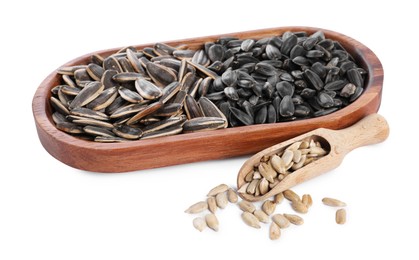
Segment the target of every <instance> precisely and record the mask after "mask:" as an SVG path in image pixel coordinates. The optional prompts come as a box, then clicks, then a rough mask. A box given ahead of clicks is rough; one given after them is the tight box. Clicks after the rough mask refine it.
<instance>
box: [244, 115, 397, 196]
mask: <svg viewBox="0 0 419 260" xmlns="http://www.w3.org/2000/svg"><path fill="white" fill-rule="evenodd" d="M389 131H390V129H389V126H388V123H387V121H386V120H385V118H384V117H382V116H380V115H378V114H370V115H368V116H366V117H365V118H363V119H361V120H360V121H358V122H357V123H356V124H354V125H352V126H350V127H348V128H345V129H342V130H330V129H324V128H319V129H316V130H313V131H310V132H308V133H305V134H303V135H300V136H297V137H294V138H291V139H289V140H287V141H284V142H282V143H279V144H276V145H273V146H271V147H268V148H266V149H264V150H262V151H260V152H258V153H257V154H255V155H253V156H252V157H250V158H249V159H248V160H247V161H246V162H245V163H244V164H243V166H242V167H241V169H240V171H239V173H238V175H237V187H241V186H242V185H243V184H244V183H245V180H244V178H245V176H246V175H247V174H248V173H249V172H250V171H253V168H254V165H255V164H257V163H259V162H260V159H261V158H262V157H263V156H265V155H267V156H271V155H273V154H276V153H278V152H280V151H283V150H284V149H285V148H286V147H288V146H289V145H291V144H293V143H294V142H297V141H301V140H303V139H305V138H309V137H311V138H312V139H314V140H315V141H318V142H320V143H321V144H322V147H323V148H325V149H326V150H328V151H329V153H328V154H327V155H326V156H324V157H322V158H320V159H319V160H317V161H314V162H312V163H310V164H307V165H306V166H304V167H302V168H300V169H298V170H296V171H295V172H293V173H292V174H289V175H288V176H287V177H285V178H284V179H283V180H282V181H281V182H279V183H278V185H276V186H275V187H273V188H272V189H271V190H270V191H269V192H267V193H266V194H264V195H263V196H257V197H255V196H253V195H251V194H243V193H240V194H239V195H240V197H242V198H243V199H245V200H247V201H261V200H265V199H268V198H270V197H272V196H274V195H276V194H278V193H280V192H283V191H284V190H288V189H290V188H292V187H294V186H295V185H298V184H300V183H302V182H305V181H307V180H310V179H313V178H315V177H317V176H319V175H321V174H323V173H326V172H329V171H330V170H332V169H335V168H336V167H338V166H339V165H340V164H341V162H342V160H343V158H344V157H345V155H346V154H347V153H349V152H350V151H352V150H353V149H355V148H358V147H361V146H365V145H370V144H376V143H379V142H383V141H384V140H385V139H387V137H388V135H389Z"/></svg>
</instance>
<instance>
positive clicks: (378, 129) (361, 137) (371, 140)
mask: <svg viewBox="0 0 419 260" xmlns="http://www.w3.org/2000/svg"><path fill="white" fill-rule="evenodd" d="M338 132H339V136H340V139H341V140H340V141H341V142H343V143H344V144H345V145H342V146H341V147H342V148H343V147H345V150H346V151H345V152H350V151H352V150H353V149H355V148H358V147H361V146H365V145H370V144H376V143H381V142H383V141H384V140H386V139H387V137H388V135H389V132H390V128H389V126H388V123H387V120H386V119H385V118H384V117H383V116H381V115H379V114H371V115H368V116H366V117H364V118H363V119H361V120H360V121H358V122H357V123H355V124H354V125H352V126H350V127H348V128H345V129H342V130H338Z"/></svg>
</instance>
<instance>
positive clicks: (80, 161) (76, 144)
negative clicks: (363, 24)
mask: <svg viewBox="0 0 419 260" xmlns="http://www.w3.org/2000/svg"><path fill="white" fill-rule="evenodd" d="M317 30H323V31H324V33H325V35H326V37H327V38H331V39H335V40H338V41H339V42H341V43H342V45H343V46H344V47H345V48H346V49H347V51H348V52H350V53H351V54H352V56H353V57H354V58H355V59H356V60H357V62H358V63H359V64H360V65H361V66H362V67H363V68H364V69H366V70H367V71H368V86H367V87H366V88H365V91H364V93H363V94H362V95H361V96H360V97H359V98H358V99H357V100H356V101H355V102H354V103H352V104H351V105H349V106H347V107H345V108H344V109H341V110H338V111H337V112H334V113H332V114H329V115H327V116H323V117H318V118H313V119H305V120H300V121H294V122H284V123H275V124H263V125H253V126H243V127H235V128H227V129H222V130H215V131H210V132H202V133H190V134H179V135H175V136H169V137H162V138H157V139H150V140H138V141H133V142H126V143H110V144H106V143H95V142H92V141H85V140H81V139H79V138H76V137H73V136H71V135H68V134H66V133H64V132H61V131H60V130H58V129H57V128H55V125H54V123H53V121H52V116H51V106H50V105H49V97H50V96H51V91H50V90H51V88H52V87H54V86H56V85H57V84H59V81H60V75H58V74H57V73H56V72H55V71H54V72H52V73H51V74H50V75H49V76H48V77H47V78H46V79H45V80H44V81H43V82H42V83H41V85H40V86H39V87H38V89H37V91H36V93H35V96H34V98H33V101H32V109H33V115H34V118H35V124H36V128H37V131H38V136H39V139H40V141H41V143H42V145H43V146H44V148H45V149H46V150H47V151H48V152H49V153H50V154H51V155H52V156H54V157H55V158H56V159H58V160H60V161H61V162H63V163H65V164H68V165H69V166H72V167H74V168H78V169H82V170H87V171H94V172H126V171H134V170H141V169H148V168H157V167H163V166H169V165H176V164H182V163H190V162H196V161H204V160H212V159H221V158H228V157H233V156H239V155H246V154H252V153H255V152H258V151H260V150H262V149H265V148H266V147H269V146H272V145H274V144H276V143H279V142H281V141H284V140H286V139H289V138H292V137H294V136H297V135H300V134H303V133H305V132H308V131H311V130H313V129H316V128H319V127H324V128H330V129H341V128H344V127H347V126H350V125H352V124H354V123H355V122H357V121H358V120H360V119H361V118H363V117H365V116H366V115H369V114H371V113H375V112H377V111H378V108H379V106H380V102H381V92H382V84H383V77H384V74H383V68H382V65H381V63H380V61H379V59H378V58H377V56H376V55H375V54H374V53H373V52H372V51H371V50H370V49H368V48H367V47H366V46H364V45H363V44H361V43H360V42H358V41H356V40H354V39H352V38H350V37H348V36H345V35H343V34H340V33H337V32H333V31H328V30H324V29H319V28H312V27H279V28H269V29H262V30H255V31H246V32H238V33H229V34H223V35H213V36H206V37H199V38H191V39H185V40H177V41H169V42H166V43H168V44H170V45H179V44H181V43H185V44H188V45H189V46H190V47H191V48H199V47H201V46H202V44H203V43H205V42H207V41H215V40H217V39H218V38H219V37H221V36H227V35H228V36H235V37H239V38H253V39H260V38H263V37H268V36H276V35H280V34H282V33H284V32H286V31H307V32H308V33H310V34H311V33H313V32H315V31H317ZM153 45H154V44H153V43H151V44H144V45H137V46H135V47H137V48H138V49H142V48H144V47H150V46H153ZM118 49H120V48H115V49H111V50H103V51H99V52H97V53H99V54H100V55H102V56H107V55H109V54H111V53H113V52H115V51H117V50H118ZM90 56H91V54H86V55H84V56H81V57H79V58H76V59H74V60H72V61H70V62H68V63H66V64H64V65H63V66H70V65H75V64H85V63H87V62H88V60H89V59H90Z"/></svg>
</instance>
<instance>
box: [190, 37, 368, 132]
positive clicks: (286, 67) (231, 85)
mask: <svg viewBox="0 0 419 260" xmlns="http://www.w3.org/2000/svg"><path fill="white" fill-rule="evenodd" d="M198 52H199V51H198ZM198 52H197V53H198ZM196 56H197V55H194V58H195V57H196ZM200 57H201V59H197V58H196V59H193V60H194V61H195V62H197V63H204V62H207V61H206V60H209V61H210V64H208V66H207V68H208V69H209V70H212V71H214V72H216V73H217V75H219V77H217V78H215V79H214V81H213V82H212V84H211V85H210V86H209V87H208V88H207V89H200V90H199V94H201V95H205V96H206V97H208V98H209V99H210V100H211V101H213V102H214V103H215V104H216V105H217V106H218V107H219V108H220V110H221V111H222V112H223V113H224V114H225V115H226V117H227V119H228V121H229V126H232V127H234V126H240V125H252V124H263V123H275V122H283V121H292V120H298V119H305V118H312V117H318V116H323V115H327V114H330V113H332V112H335V111H337V110H338V109H341V108H343V107H345V106H347V105H348V104H350V103H351V102H353V101H355V100H356V99H357V98H358V97H359V96H360V95H361V94H362V92H363V90H364V82H365V77H366V75H367V72H366V71H365V70H364V69H362V68H360V67H359V66H358V65H357V64H356V62H355V60H354V59H353V57H352V56H351V55H350V54H349V53H348V52H347V51H346V50H345V49H344V47H343V46H342V45H341V44H340V43H339V42H337V41H334V40H331V39H327V38H326V37H325V35H324V33H323V32H322V31H318V32H316V33H314V34H312V35H308V34H307V33H306V32H294V33H293V32H286V33H284V34H283V35H281V36H276V37H270V38H263V39H260V40H253V39H237V38H221V39H219V40H218V41H217V42H215V43H206V44H205V48H204V53H202V54H201V55H200ZM202 57H203V58H202ZM207 63H208V62H207Z"/></svg>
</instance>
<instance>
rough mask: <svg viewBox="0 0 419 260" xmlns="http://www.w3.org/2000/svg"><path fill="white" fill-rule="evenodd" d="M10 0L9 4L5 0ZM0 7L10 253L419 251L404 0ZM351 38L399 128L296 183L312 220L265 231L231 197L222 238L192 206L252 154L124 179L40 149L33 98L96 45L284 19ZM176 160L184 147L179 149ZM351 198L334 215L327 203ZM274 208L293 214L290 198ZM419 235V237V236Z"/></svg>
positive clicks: (403, 255) (2, 187)
mask: <svg viewBox="0 0 419 260" xmlns="http://www.w3.org/2000/svg"><path fill="white" fill-rule="evenodd" d="M6 2H7V3H8V5H7V6H6V5H5V3H6ZM6 2H5V1H3V2H2V3H1V4H0V5H1V6H0V12H1V14H0V26H1V27H0V28H1V29H0V30H1V36H0V37H1V40H0V45H1V54H0V67H1V74H0V75H1V80H0V82H1V86H0V89H1V102H0V106H1V107H0V108H1V110H0V114H1V120H0V122H1V127H0V131H1V134H0V136H1V139H2V141H1V145H0V148H1V151H2V155H1V157H0V158H1V159H0V160H1V161H0V165H1V170H0V259H5V260H6V259H7V260H9V259H43V260H47V259H102V260H104V259H216V258H223V259H232V258H237V259H256V258H258V259H269V258H273V259H275V258H277V259H285V258H286V257H287V258H288V257H296V258H301V259H302V258H308V257H310V259H320V258H321V259H358V258H373V259H380V258H383V257H389V258H393V259H394V258H397V259H418V257H419V253H418V251H417V234H418V231H419V224H418V223H419V221H418V219H419V214H418V213H417V212H418V210H417V208H418V203H417V201H418V197H419V192H418V190H419V189H418V188H417V185H418V184H419V183H418V180H419V177H418V170H417V146H418V137H417V128H416V127H415V126H414V125H413V123H414V122H417V111H418V101H417V100H418V99H417V98H418V95H419V91H418V89H419V86H418V83H417V82H418V80H417V78H418V69H417V68H418V48H417V42H418V41H417V27H414V26H413V24H417V23H418V22H419V19H418V18H417V16H418V15H417V12H416V11H415V8H414V7H413V6H409V4H405V3H404V2H410V3H412V2H413V1H397V2H392V5H389V4H387V3H384V1H380V2H377V1H345V2H342V4H339V2H337V1H320V0H318V1H302V0H301V1H287V2H285V1H261V0H259V1H214V0H213V1H206V2H204V1H202V2H201V1H191V2H185V1H182V0H177V1H163V0H161V1H147V2H146V1H132V2H131V1H124V0H118V1H108V2H107V3H103V2H100V3H99V2H97V3H91V2H90V1H74V0H73V1H65V2H59V1H50V2H46V1H42V0H38V1H6ZM290 25H306V26H314V27H321V28H326V29H330V30H334V31H338V32H341V33H343V34H346V35H348V36H350V37H353V38H355V39H357V40H359V41H360V42H362V43H363V44H365V45H366V46H368V47H369V48H370V49H372V50H373V51H374V52H375V53H376V55H377V56H378V57H379V58H380V60H381V62H382V64H383V67H384V71H385V80H384V92H383V100H382V105H381V108H380V112H379V113H380V114H382V115H383V116H384V117H386V118H387V120H388V122H389V124H390V127H391V134H390V137H389V138H388V140H387V141H386V142H384V143H382V144H378V145H374V146H370V147H364V148H360V149H357V150H355V151H353V152H352V153H350V154H349V155H348V156H347V157H346V158H345V160H344V162H343V163H342V165H341V167H339V168H338V169H336V170H334V171H332V172H330V173H328V174H325V175H323V176H321V177H319V178H318V179H315V180H312V181H310V182H308V183H305V184H302V185H300V186H298V187H296V188H295V191H296V192H298V193H299V194H303V193H310V194H311V195H312V196H313V198H314V206H313V207H312V208H311V210H310V212H309V213H308V214H307V215H306V216H304V218H305V224H304V225H303V226H299V227H295V226H293V227H290V228H288V229H286V230H284V231H283V233H282V237H281V239H280V240H278V241H270V240H269V238H268V225H263V227H262V229H260V230H256V229H252V228H250V227H248V226H245V224H244V223H243V222H242V221H241V219H240V210H239V209H238V208H237V206H236V205H229V206H228V207H227V208H226V209H225V210H219V211H218V213H217V216H218V218H219V220H220V231H219V232H218V233H215V232H212V231H211V230H208V229H207V230H205V231H204V232H202V233H199V232H198V231H197V230H195V229H194V228H193V227H192V219H193V216H190V215H187V214H185V213H183V211H184V210H185V208H187V207H188V206H189V205H190V204H192V203H194V202H196V201H199V200H202V199H204V198H205V195H206V193H207V191H208V190H209V189H210V188H212V187H213V186H215V185H217V184H219V183H227V184H229V185H235V179H236V174H237V172H238V170H239V168H240V166H241V164H242V163H243V162H244V161H245V160H246V158H248V157H241V158H233V159H226V160H218V161H210V162H201V163H193V164H187V165H179V166H174V167H166V168H162V169H155V170H144V171H138V172H130V173H123V174H97V173H91V172H84V171H80V170H77V169H73V168H70V167H68V166H66V165H64V164H63V163H61V162H59V161H57V160H56V159H54V158H53V157H52V156H50V155H49V154H48V153H47V152H46V151H45V150H44V148H43V147H42V146H41V144H40V142H39V140H38V137H37V133H36V129H35V124H34V121H33V117H32V108H31V102H32V98H33V95H34V93H35V91H36V88H37V87H38V85H39V84H40V82H41V81H42V80H43V79H44V78H45V77H46V76H47V75H48V74H49V73H50V72H51V71H53V70H55V69H56V68H57V67H59V66H60V65H61V64H64V63H65V62H67V61H69V60H71V59H73V58H75V57H78V56H80V55H82V54H85V53H89V52H92V51H96V50H102V49H107V48H113V47H118V46H127V45H134V44H141V43H149V42H157V41H165V40H174V39H182V38H190V37H196V36H205V35H212V34H220V33H229V32H236V31H245V30H251V29H261V28H268V27H277V26H290ZM173 156H176V155H173ZM324 196H332V197H337V198H340V199H342V200H344V201H346V202H347V203H348V207H347V211H348V222H347V224H346V225H344V226H339V225H337V224H335V223H334V210H333V209H330V208H328V207H326V206H324V205H322V204H321V198H322V197H324ZM277 212H291V209H290V207H289V205H288V203H286V202H284V203H283V204H281V205H280V206H279V207H278V208H277ZM415 240H416V241H415Z"/></svg>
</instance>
